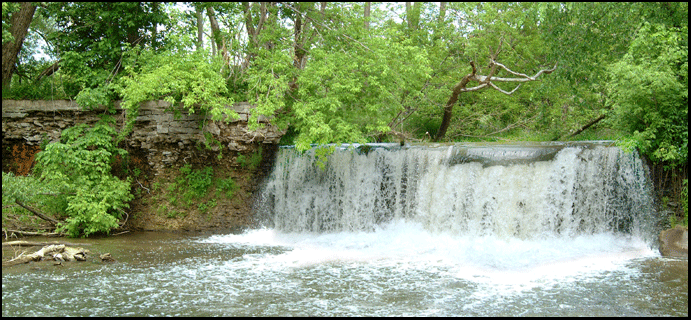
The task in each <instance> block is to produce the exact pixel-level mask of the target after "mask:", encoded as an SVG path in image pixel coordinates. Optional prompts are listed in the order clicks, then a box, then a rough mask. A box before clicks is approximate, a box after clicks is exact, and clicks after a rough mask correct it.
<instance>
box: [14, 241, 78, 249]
mask: <svg viewBox="0 0 691 320" xmlns="http://www.w3.org/2000/svg"><path fill="white" fill-rule="evenodd" d="M52 244H64V245H66V246H90V245H91V243H70V242H31V241H24V240H17V241H6V242H3V243H2V246H3V247H36V246H49V245H52Z"/></svg>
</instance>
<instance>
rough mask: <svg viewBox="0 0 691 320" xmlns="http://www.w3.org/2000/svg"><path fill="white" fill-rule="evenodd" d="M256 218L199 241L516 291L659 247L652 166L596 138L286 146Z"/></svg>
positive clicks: (262, 259)
mask: <svg viewBox="0 0 691 320" xmlns="http://www.w3.org/2000/svg"><path fill="white" fill-rule="evenodd" d="M258 216H260V217H263V219H264V224H265V226H266V227H264V228H262V229H257V230H250V231H247V232H246V233H244V234H241V235H226V236H212V237H210V238H208V239H206V240H204V241H208V242H217V243H228V244H232V245H240V244H241V245H246V246H270V247H279V248H283V250H284V251H281V252H280V253H278V254H276V253H275V252H274V254H267V255H264V256H256V255H254V256H252V259H251V261H252V263H253V264H254V265H255V267H256V266H257V265H258V264H260V263H266V264H267V265H271V266H274V267H280V268H286V267H287V268H300V267H306V266H311V265H319V264H328V263H336V264H348V263H356V264H363V265H368V266H372V267H375V268H379V267H386V266H396V268H404V269H405V268H409V269H419V270H430V268H432V269H434V270H437V271H439V270H444V271H443V272H444V274H446V275H452V276H453V277H455V278H458V279H462V280H465V281H470V282H472V283H477V284H484V283H492V284H494V285H497V284H501V285H502V286H508V287H511V288H514V289H515V288H521V290H524V289H526V288H532V287H534V286H535V285H537V284H538V283H539V284H541V285H545V284H546V283H553V282H554V281H557V280H559V281H563V280H564V279H568V278H572V277H577V276H580V275H585V274H600V273H602V272H607V271H612V270H620V271H621V270H624V269H626V263H627V262H628V261H631V260H632V259H638V258H645V257H651V256H657V255H658V253H657V251H656V250H653V249H651V248H652V247H653V246H654V245H653V240H652V239H653V238H654V236H653V234H652V232H651V230H652V229H653V225H654V222H655V219H656V213H655V211H654V210H653V205H652V197H651V192H650V183H649V182H648V180H647V176H646V172H645V167H644V166H643V164H642V162H641V160H640V159H639V158H638V156H637V154H636V153H635V152H634V153H626V152H623V151H622V150H620V149H619V148H616V147H606V146H602V145H597V144H595V145H592V144H583V145H573V144H571V145H565V144H556V143H552V144H549V145H545V146H540V145H537V146H536V145H532V146H529V147H521V146H515V145H514V146H509V147H502V146H496V145H493V146H491V147H486V146H482V145H476V146H474V145H463V146H460V145H455V146H454V145H446V146H437V147H405V148H397V147H396V146H394V145H381V146H380V145H377V146H375V147H374V148H368V149H362V147H361V146H358V148H355V149H353V148H350V149H349V148H346V147H341V148H337V151H336V152H335V153H334V154H332V155H331V156H329V159H328V162H327V165H326V168H325V169H324V170H321V169H319V168H318V166H316V165H315V157H314V156H313V154H312V153H310V152H308V153H306V154H300V153H298V152H297V151H295V150H293V149H282V150H281V151H280V152H279V154H278V156H277V160H276V165H275V168H274V171H273V173H272V175H271V177H270V179H269V182H268V183H267V185H266V187H265V188H264V190H263V192H262V202H261V206H260V207H259V213H258Z"/></svg>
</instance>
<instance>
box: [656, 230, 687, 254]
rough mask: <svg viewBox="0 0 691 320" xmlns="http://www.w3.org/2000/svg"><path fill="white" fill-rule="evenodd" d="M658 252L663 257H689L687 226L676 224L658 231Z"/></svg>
mask: <svg viewBox="0 0 691 320" xmlns="http://www.w3.org/2000/svg"><path fill="white" fill-rule="evenodd" d="M660 254H662V256H664V257H674V258H685V259H688V258H689V228H688V227H684V226H676V228H674V229H667V230H663V231H662V232H660Z"/></svg>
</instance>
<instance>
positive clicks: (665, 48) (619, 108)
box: [607, 23, 688, 165]
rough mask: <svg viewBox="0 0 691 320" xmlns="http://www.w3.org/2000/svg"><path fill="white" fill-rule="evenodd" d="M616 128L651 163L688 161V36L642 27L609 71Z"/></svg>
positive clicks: (659, 27) (683, 31)
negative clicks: (617, 127) (622, 132)
mask: <svg viewBox="0 0 691 320" xmlns="http://www.w3.org/2000/svg"><path fill="white" fill-rule="evenodd" d="M609 77H610V80H609V81H608V86H607V88H608V93H609V96H610V99H611V103H612V105H613V111H614V112H613V113H614V114H613V115H614V118H615V120H616V124H617V125H618V126H619V127H621V128H622V129H624V130H626V131H627V132H629V133H631V134H632V136H631V138H629V139H628V140H627V141H626V142H624V145H629V146H635V147H638V148H639V149H640V150H641V152H642V153H643V154H646V155H647V156H649V157H650V158H651V160H653V161H654V162H659V161H664V162H668V163H671V164H672V165H678V164H683V163H686V161H687V157H688V30H687V28H686V27H684V28H674V27H672V28H668V27H666V26H664V25H660V24H658V25H654V24H650V23H645V24H643V26H642V27H641V28H640V30H639V31H638V35H637V36H636V38H635V39H634V41H633V42H632V43H631V46H630V47H629V51H628V52H627V53H626V55H624V57H623V58H622V59H621V60H620V61H618V62H616V63H614V64H612V65H611V66H610V68H609Z"/></svg>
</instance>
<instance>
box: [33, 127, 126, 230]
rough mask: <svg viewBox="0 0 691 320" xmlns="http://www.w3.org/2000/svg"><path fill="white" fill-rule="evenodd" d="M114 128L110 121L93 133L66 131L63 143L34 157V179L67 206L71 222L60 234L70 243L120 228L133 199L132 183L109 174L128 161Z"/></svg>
mask: <svg viewBox="0 0 691 320" xmlns="http://www.w3.org/2000/svg"><path fill="white" fill-rule="evenodd" d="M113 122H114V120H113V119H112V118H107V117H106V118H104V119H103V120H102V121H100V122H99V123H97V124H96V125H95V126H94V127H93V128H89V127H88V126H87V125H84V124H82V125H77V126H74V127H71V128H68V129H65V130H64V131H63V132H62V137H61V141H60V142H56V143H51V144H48V145H47V146H46V148H45V150H43V151H41V152H39V153H38V154H37V155H36V167H35V174H36V176H37V177H38V178H39V180H40V181H41V182H42V183H45V184H46V185H47V186H50V187H51V188H53V190H54V192H55V193H56V194H57V196H56V198H57V199H60V200H62V201H64V202H65V203H66V208H65V209H64V212H65V214H66V215H67V216H68V218H67V219H66V220H65V223H64V224H61V225H60V227H59V230H64V231H65V232H66V233H67V235H69V236H71V237H77V236H80V235H83V236H88V235H90V234H93V233H97V232H104V233H108V232H109V231H110V230H111V229H113V228H116V227H117V226H118V223H117V222H118V219H120V218H121V216H122V209H123V208H127V207H129V205H128V204H127V202H128V201H130V200H132V198H133V196H132V194H131V193H130V180H129V178H128V179H127V180H125V181H122V180H120V179H118V178H116V177H114V176H113V175H111V174H110V169H111V164H112V163H113V161H114V159H115V156H116V155H120V156H123V157H124V156H126V155H127V152H126V151H125V150H123V149H120V148H117V146H116V145H115V143H114V139H113V138H114V136H115V134H116V132H115V129H114V128H113V127H112V126H111V125H112V123H113Z"/></svg>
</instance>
